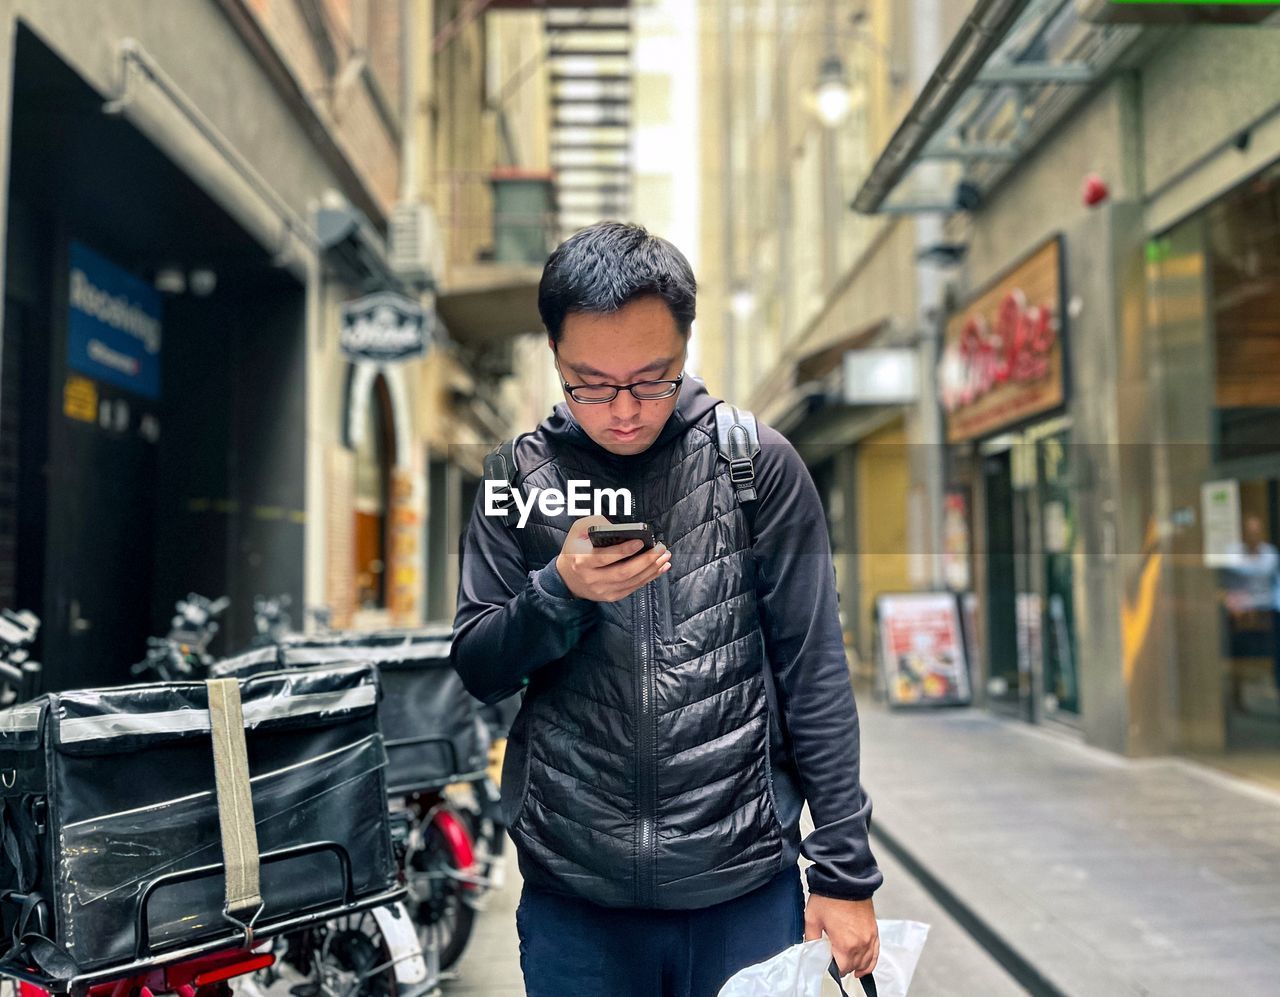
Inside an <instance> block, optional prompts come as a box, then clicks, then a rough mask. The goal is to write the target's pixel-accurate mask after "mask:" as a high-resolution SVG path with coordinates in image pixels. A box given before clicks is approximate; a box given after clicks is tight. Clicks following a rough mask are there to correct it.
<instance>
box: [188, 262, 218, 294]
mask: <svg viewBox="0 0 1280 997" xmlns="http://www.w3.org/2000/svg"><path fill="white" fill-rule="evenodd" d="M188 286H189V287H190V288H191V293H192V294H194V295H195V296H196V297H198V298H207V297H208V296H209V295H210V294H212V293H213V289H214V288H215V287H217V286H218V275H217V273H216V272H215V271H213V270H210V269H209V268H208V267H197V268H196V269H195V270H192V271H191V274H190V276H189V278H188Z"/></svg>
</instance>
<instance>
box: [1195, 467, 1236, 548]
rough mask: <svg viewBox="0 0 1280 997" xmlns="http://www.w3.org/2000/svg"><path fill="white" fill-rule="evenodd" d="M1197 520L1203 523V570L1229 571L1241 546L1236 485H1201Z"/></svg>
mask: <svg viewBox="0 0 1280 997" xmlns="http://www.w3.org/2000/svg"><path fill="white" fill-rule="evenodd" d="M1200 516H1201V520H1202V522H1203V523H1204V564H1205V567H1206V568H1227V567H1230V566H1231V565H1232V564H1234V563H1235V562H1234V552H1235V551H1238V550H1239V549H1240V542H1241V541H1240V538H1241V528H1240V482H1239V481H1237V480H1235V479H1234V478H1225V479H1223V480H1221V481H1206V482H1205V483H1204V484H1202V485H1201V486H1200Z"/></svg>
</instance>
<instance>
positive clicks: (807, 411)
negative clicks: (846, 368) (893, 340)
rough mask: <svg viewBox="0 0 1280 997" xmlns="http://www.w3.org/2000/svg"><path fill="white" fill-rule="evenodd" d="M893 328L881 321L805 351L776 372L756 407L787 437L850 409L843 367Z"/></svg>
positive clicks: (757, 397)
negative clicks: (826, 415) (818, 418)
mask: <svg viewBox="0 0 1280 997" xmlns="http://www.w3.org/2000/svg"><path fill="white" fill-rule="evenodd" d="M889 327H890V322H889V320H888V319H886V318H882V319H878V320H876V321H874V322H871V323H868V324H867V325H864V326H861V327H860V328H858V329H854V330H851V331H849V332H846V333H844V334H843V335H841V336H838V337H837V338H835V339H830V340H828V341H826V342H823V343H818V344H811V345H809V346H808V348H807V349H806V348H804V347H802V351H803V352H801V353H800V355H799V356H798V357H796V358H794V359H789V360H787V361H786V362H785V363H784V364H783V365H780V366H779V367H778V368H777V369H775V370H774V372H773V374H772V375H771V376H770V377H769V378H768V379H767V380H766V381H764V382H763V383H762V385H761V387H760V389H759V390H758V391H757V392H756V393H755V396H754V398H753V399H752V404H753V405H754V406H756V408H755V411H756V414H757V415H758V416H759V417H760V419H761V420H762V421H764V422H765V423H767V424H768V425H770V426H772V427H773V428H774V429H776V430H777V431H778V432H780V433H782V434H783V435H784V436H788V435H791V434H793V433H796V432H797V431H799V430H800V429H801V427H802V426H804V425H805V423H806V422H807V421H808V420H809V419H810V418H811V417H813V416H815V415H817V414H819V413H821V412H824V411H829V410H831V409H833V408H846V407H850V408H851V407H853V406H846V405H845V402H844V399H843V384H842V381H841V375H842V370H841V365H842V363H843V360H844V355H845V353H846V352H847V351H849V350H856V349H861V348H863V347H866V346H869V345H871V344H872V343H874V342H876V341H877V339H878V338H879V337H880V335H881V334H882V333H883V332H884V331H885V330H887V329H888V328H889Z"/></svg>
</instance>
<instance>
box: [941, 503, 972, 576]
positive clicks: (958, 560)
mask: <svg viewBox="0 0 1280 997" xmlns="http://www.w3.org/2000/svg"><path fill="white" fill-rule="evenodd" d="M969 557H970V553H969V493H968V492H967V491H964V490H962V489H958V488H953V489H951V490H950V491H948V492H947V494H946V498H945V500H944V503H943V506H942V574H943V577H944V578H945V579H946V582H947V588H949V589H951V590H952V591H953V592H963V591H965V590H966V589H968V588H969V583H970V578H969Z"/></svg>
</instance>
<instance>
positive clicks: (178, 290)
mask: <svg viewBox="0 0 1280 997" xmlns="http://www.w3.org/2000/svg"><path fill="white" fill-rule="evenodd" d="M155 285H156V290H157V291H161V292H163V293H164V294H184V293H186V290H187V275H186V274H185V273H184V272H183V271H182V269H181V268H180V267H161V268H160V269H159V270H157V271H156V279H155Z"/></svg>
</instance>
